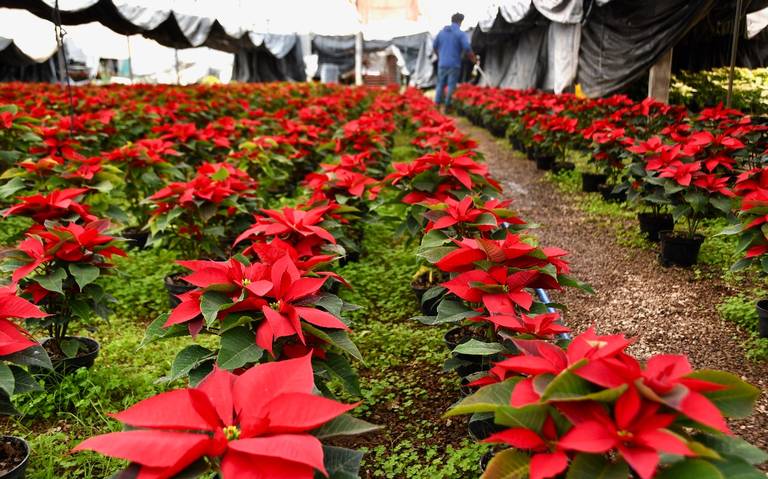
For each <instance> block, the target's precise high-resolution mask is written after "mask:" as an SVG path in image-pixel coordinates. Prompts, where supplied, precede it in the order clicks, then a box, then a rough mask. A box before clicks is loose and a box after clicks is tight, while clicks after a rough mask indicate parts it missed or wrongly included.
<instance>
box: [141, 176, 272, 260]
mask: <svg viewBox="0 0 768 479" xmlns="http://www.w3.org/2000/svg"><path fill="white" fill-rule="evenodd" d="M256 189H257V183H256V181H255V180H253V179H252V178H251V177H250V176H249V175H248V173H246V172H245V171H243V170H240V169H237V168H235V167H234V166H232V165H230V164H228V163H204V164H202V165H201V166H200V167H199V168H198V170H197V175H196V176H195V177H194V178H193V179H192V180H191V181H188V182H174V183H171V184H169V185H168V186H165V187H164V188H161V189H160V190H159V191H157V192H156V193H155V194H153V195H152V196H150V197H149V198H148V201H149V202H150V203H151V205H152V210H151V213H150V214H151V218H150V220H149V230H150V233H151V236H150V239H149V241H148V244H154V243H157V242H164V243H168V244H171V245H173V246H175V247H177V248H179V249H180V250H181V251H182V253H183V256H184V257H185V258H187V259H193V258H200V257H206V256H207V257H225V256H226V255H227V249H228V247H229V245H230V244H231V242H232V240H233V239H234V237H230V236H228V235H233V236H234V235H236V234H237V232H238V231H242V230H243V229H244V228H245V226H246V225H247V217H248V212H249V211H250V210H252V209H254V208H255V206H256V204H257V199H258V198H257V196H256Z"/></svg>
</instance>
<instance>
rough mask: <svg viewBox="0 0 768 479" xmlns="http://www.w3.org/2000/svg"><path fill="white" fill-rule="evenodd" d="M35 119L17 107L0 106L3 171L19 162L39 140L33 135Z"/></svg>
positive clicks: (0, 147)
mask: <svg viewBox="0 0 768 479" xmlns="http://www.w3.org/2000/svg"><path fill="white" fill-rule="evenodd" d="M38 123H39V120H38V119H37V118H33V117H31V116H30V115H29V114H28V113H27V112H24V111H20V110H19V107H18V106H17V105H13V104H11V105H0V166H2V169H3V170H5V169H7V168H9V167H11V166H13V165H14V164H16V162H18V161H20V160H21V159H22V158H23V156H24V155H25V154H26V153H27V151H28V150H29V147H30V146H31V145H33V144H35V143H37V142H39V141H41V138H40V137H39V136H38V135H37V134H36V133H35V127H36V126H37V124H38Z"/></svg>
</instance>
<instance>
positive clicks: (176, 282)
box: [163, 273, 195, 309]
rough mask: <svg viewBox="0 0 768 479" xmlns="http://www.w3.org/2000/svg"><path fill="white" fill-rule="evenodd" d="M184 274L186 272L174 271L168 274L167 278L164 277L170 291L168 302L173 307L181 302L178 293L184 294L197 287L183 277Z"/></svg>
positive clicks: (166, 287) (164, 282)
mask: <svg viewBox="0 0 768 479" xmlns="http://www.w3.org/2000/svg"><path fill="white" fill-rule="evenodd" d="M182 276H184V273H174V274H171V275H168V276H166V277H165V279H163V284H164V285H165V290H166V291H168V304H169V305H170V307H171V309H173V308H175V307H176V306H178V305H179V304H181V300H180V299H179V298H177V295H180V294H184V293H186V292H188V291H192V290H193V289H195V287H194V286H192V285H191V284H189V283H187V282H186V281H184V280H183V279H181V277H182Z"/></svg>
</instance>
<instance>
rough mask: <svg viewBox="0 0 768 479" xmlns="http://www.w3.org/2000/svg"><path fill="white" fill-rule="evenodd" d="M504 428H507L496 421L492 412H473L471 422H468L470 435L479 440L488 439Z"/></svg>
mask: <svg viewBox="0 0 768 479" xmlns="http://www.w3.org/2000/svg"><path fill="white" fill-rule="evenodd" d="M504 429H507V428H506V427H504V426H499V425H497V424H496V423H494V421H493V415H492V414H491V415H488V414H482V413H481V414H473V415H472V417H471V418H470V419H469V424H467V430H468V431H469V436H470V437H471V438H472V439H474V440H475V441H478V442H479V441H482V440H483V439H488V437H490V436H491V435H492V434H495V433H497V432H501V431H503V430H504Z"/></svg>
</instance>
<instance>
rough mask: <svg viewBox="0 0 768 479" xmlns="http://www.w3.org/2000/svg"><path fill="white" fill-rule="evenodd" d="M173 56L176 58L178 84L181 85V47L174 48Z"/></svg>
mask: <svg viewBox="0 0 768 479" xmlns="http://www.w3.org/2000/svg"><path fill="white" fill-rule="evenodd" d="M173 57H174V59H175V60H176V62H175V67H176V84H177V85H181V74H180V73H179V49H178V48H174V49H173Z"/></svg>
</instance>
